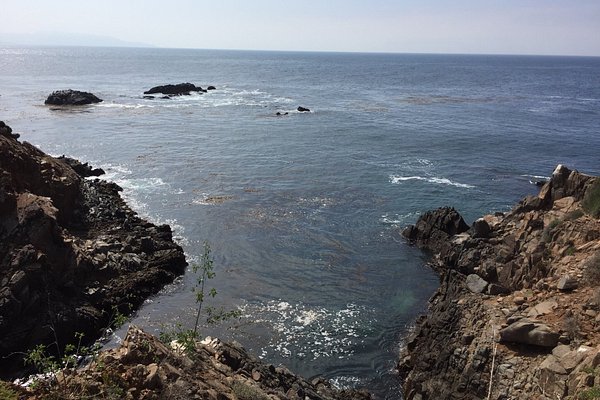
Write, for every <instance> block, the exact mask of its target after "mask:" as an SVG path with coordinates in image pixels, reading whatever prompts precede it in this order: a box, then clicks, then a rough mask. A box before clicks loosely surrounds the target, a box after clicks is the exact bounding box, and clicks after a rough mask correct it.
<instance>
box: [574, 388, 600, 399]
mask: <svg viewBox="0 0 600 400" xmlns="http://www.w3.org/2000/svg"><path fill="white" fill-rule="evenodd" d="M578 398H579V399H580V400H592V399H600V387H598V386H594V387H593V388H589V389H586V390H584V391H583V392H581V393H579V397H578Z"/></svg>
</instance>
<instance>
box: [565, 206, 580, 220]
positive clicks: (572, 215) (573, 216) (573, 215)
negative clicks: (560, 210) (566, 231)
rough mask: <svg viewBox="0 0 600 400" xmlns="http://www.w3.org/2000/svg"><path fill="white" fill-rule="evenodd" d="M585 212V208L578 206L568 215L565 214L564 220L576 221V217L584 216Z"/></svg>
mask: <svg viewBox="0 0 600 400" xmlns="http://www.w3.org/2000/svg"><path fill="white" fill-rule="evenodd" d="M584 214H585V213H584V212H583V210H582V209H580V208H578V209H577V210H573V211H570V212H568V213H567V215H565V218H564V220H565V221H575V220H576V219H579V218H581V217H583V215H584Z"/></svg>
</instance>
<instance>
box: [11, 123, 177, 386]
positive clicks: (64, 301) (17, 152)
mask: <svg viewBox="0 0 600 400" xmlns="http://www.w3.org/2000/svg"><path fill="white" fill-rule="evenodd" d="M0 125H1V128H0V131H1V133H2V134H0V260H1V264H0V265H1V266H2V267H1V269H0V337H2V340H1V341H0V377H2V378H14V377H17V376H20V375H22V373H23V372H24V370H23V361H22V358H23V352H24V351H27V349H31V348H32V347H34V346H35V345H37V344H44V345H46V346H48V348H50V349H55V348H56V349H57V350H59V351H60V349H62V348H63V347H64V346H65V345H66V344H67V343H72V342H73V340H74V337H75V334H76V333H77V332H79V333H83V334H84V335H85V336H84V338H85V341H86V342H92V341H94V340H96V339H98V338H99V336H100V335H101V333H102V331H103V330H104V329H105V328H106V327H107V326H109V325H110V323H111V318H112V316H113V315H114V313H115V312H116V311H118V312H120V313H124V314H129V313H131V312H132V311H133V310H134V309H136V308H137V307H138V306H139V305H140V304H141V303H142V302H143V301H144V300H145V299H146V298H148V297H149V296H151V295H153V294H155V293H157V292H158V291H159V290H160V289H161V288H162V287H163V286H164V285H165V284H167V283H170V282H172V281H173V280H174V279H175V278H176V277H177V276H178V275H181V274H183V272H184V271H185V268H186V266H187V263H186V261H185V256H184V253H183V250H182V248H181V247H180V246H179V245H177V244H176V243H175V242H173V238H172V232H171V229H170V227H169V226H167V225H162V226H156V225H154V224H151V223H149V222H147V221H144V220H143V219H141V218H139V217H138V216H137V214H136V213H135V212H134V211H132V210H131V209H130V208H129V207H128V206H127V205H126V204H125V202H124V201H123V200H122V198H121V197H120V195H119V191H121V188H120V187H119V186H117V185H116V184H114V183H109V182H105V181H101V180H98V179H96V180H88V179H84V176H86V175H97V174H100V173H101V172H102V171H101V170H94V169H92V168H91V167H89V166H87V165H86V164H81V163H78V162H76V161H75V160H69V159H60V158H54V157H51V156H49V155H47V154H44V153H43V152H41V151H40V150H38V149H37V148H35V147H34V146H32V145H30V144H29V143H27V142H23V143H21V142H19V141H17V140H16V139H15V138H14V136H13V135H12V131H11V129H10V128H9V127H8V126H6V125H5V124H4V123H0ZM73 167H75V168H76V170H77V171H78V172H79V174H78V173H77V172H76V170H75V169H73ZM86 167H87V168H86Z"/></svg>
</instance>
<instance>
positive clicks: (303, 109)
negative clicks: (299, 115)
mask: <svg viewBox="0 0 600 400" xmlns="http://www.w3.org/2000/svg"><path fill="white" fill-rule="evenodd" d="M297 110H298V111H299V112H310V109H308V108H306V107H302V106H299V107H298V108H297Z"/></svg>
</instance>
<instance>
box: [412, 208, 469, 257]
mask: <svg viewBox="0 0 600 400" xmlns="http://www.w3.org/2000/svg"><path fill="white" fill-rule="evenodd" d="M468 230H469V226H468V225H467V224H466V223H465V221H464V219H463V218H462V217H461V215H460V214H459V213H458V212H457V211H456V210H455V209H454V208H451V207H442V208H438V209H436V210H433V211H427V212H426V213H425V214H423V215H421V216H420V217H419V219H418V220H417V223H416V224H415V225H410V226H408V227H407V228H405V229H404V230H403V231H402V235H403V236H404V237H405V238H407V239H408V240H410V241H411V242H412V243H415V244H416V245H417V246H419V247H422V248H426V249H429V250H431V251H433V252H436V253H441V255H442V257H443V258H444V257H446V256H447V255H448V254H447V253H448V252H449V251H451V249H452V248H453V246H452V244H451V242H450V240H449V239H450V238H451V237H452V236H454V235H458V234H461V233H464V232H466V231H468Z"/></svg>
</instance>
